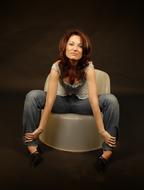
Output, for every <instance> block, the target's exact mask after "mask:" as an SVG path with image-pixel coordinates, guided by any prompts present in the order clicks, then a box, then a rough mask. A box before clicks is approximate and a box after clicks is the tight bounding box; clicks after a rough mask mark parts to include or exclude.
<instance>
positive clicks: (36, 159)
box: [30, 151, 43, 168]
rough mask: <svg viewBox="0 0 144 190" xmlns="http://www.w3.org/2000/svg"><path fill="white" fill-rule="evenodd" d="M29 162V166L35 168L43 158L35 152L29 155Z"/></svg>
mask: <svg viewBox="0 0 144 190" xmlns="http://www.w3.org/2000/svg"><path fill="white" fill-rule="evenodd" d="M30 160H31V165H32V166H33V167H34V168H35V167H37V166H38V165H39V164H40V163H41V162H42V161H43V158H42V156H41V154H40V153H39V152H38V151H36V152H34V153H32V154H31V155H30Z"/></svg>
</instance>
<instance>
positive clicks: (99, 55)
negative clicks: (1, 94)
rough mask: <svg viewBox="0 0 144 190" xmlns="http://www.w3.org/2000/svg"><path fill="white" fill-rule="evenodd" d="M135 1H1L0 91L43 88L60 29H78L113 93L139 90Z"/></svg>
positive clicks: (139, 20)
mask: <svg viewBox="0 0 144 190" xmlns="http://www.w3.org/2000/svg"><path fill="white" fill-rule="evenodd" d="M142 11H143V8H142V5H141V4H140V3H139V1H135V2H132V1H129V2H128V1H112V0H108V1H97V0H95V1H92V0H89V1H82V0H81V1H78V0H77V1H76V0H73V1H64V0H61V1H51V2H49V1H43V0H42V1H36V0H35V1H4V2H3V3H1V6H0V23H1V31H0V89H1V90H4V91H27V90H28V91H29V90H31V89H36V88H37V89H43V85H44V82H45V78H46V76H47V74H48V72H49V70H50V67H51V64H52V63H53V62H54V60H55V58H56V57H57V55H58V43H59V39H60V37H61V36H62V35H63V32H64V31H65V30H67V29H69V28H74V27H76V28H80V29H82V30H83V31H84V32H86V33H87V34H88V35H89V36H90V38H91V40H92V44H93V56H92V58H93V62H94V64H95V67H96V68H99V69H102V70H105V71H106V72H108V73H109V74H110V77H111V85H112V91H113V92H114V93H116V94H143V93H144V85H143V84H144V75H143V68H144V67H143V46H144V45H143V42H144V37H143V31H144V27H143V15H142Z"/></svg>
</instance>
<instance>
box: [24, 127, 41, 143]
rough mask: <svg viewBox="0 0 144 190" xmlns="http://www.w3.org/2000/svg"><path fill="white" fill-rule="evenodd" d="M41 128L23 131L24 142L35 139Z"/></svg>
mask: <svg viewBox="0 0 144 190" xmlns="http://www.w3.org/2000/svg"><path fill="white" fill-rule="evenodd" d="M42 131H43V130H42V129H40V128H37V129H36V130H35V131H33V132H31V133H25V142H32V141H33V140H35V139H37V138H38V137H39V135H40V134H41V133H42Z"/></svg>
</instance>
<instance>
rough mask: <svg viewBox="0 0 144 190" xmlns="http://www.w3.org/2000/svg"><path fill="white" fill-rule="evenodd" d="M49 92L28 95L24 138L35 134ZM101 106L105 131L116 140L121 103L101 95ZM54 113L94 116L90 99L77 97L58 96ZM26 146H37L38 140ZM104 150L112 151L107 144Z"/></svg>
mask: <svg viewBox="0 0 144 190" xmlns="http://www.w3.org/2000/svg"><path fill="white" fill-rule="evenodd" d="M46 94H47V92H45V91H42V90H32V91H30V92H29V93H27V95H26V98H25V102H24V110H23V136H24V134H25V133H27V132H33V131H34V130H35V129H36V128H37V127H38V125H39V122H40V118H41V110H42V109H43V108H44V106H45V100H46ZM98 98H99V106H100V110H101V112H102V113H103V122H104V127H105V130H106V131H108V132H109V133H110V134H111V135H112V136H115V137H116V139H118V137H119V103H118V100H117V98H116V97H115V96H114V95H113V94H103V95H99V96H98ZM51 112H52V113H77V114H82V115H93V112H92V109H91V106H90V103H89V100H88V98H86V99H79V98H78V97H77V96H76V95H68V96H64V97H63V96H58V95H57V96H56V99H55V102H54V104H53V107H52V110H51ZM24 144H25V145H35V146H36V145H37V144H38V140H34V141H32V142H29V143H26V142H25V140H24ZM102 147H103V150H112V148H111V147H110V146H109V145H108V144H106V143H105V142H104V143H103V145H102Z"/></svg>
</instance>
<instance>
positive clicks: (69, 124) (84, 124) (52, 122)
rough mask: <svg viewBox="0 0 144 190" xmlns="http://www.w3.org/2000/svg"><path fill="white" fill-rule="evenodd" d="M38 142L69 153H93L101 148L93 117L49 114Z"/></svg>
mask: <svg viewBox="0 0 144 190" xmlns="http://www.w3.org/2000/svg"><path fill="white" fill-rule="evenodd" d="M39 139H40V141H41V142H42V143H44V144H46V145H48V146H49V147H52V148H54V149H58V150H62V151H69V152H88V151H94V150H97V149H99V148H101V147H102V146H101V145H102V142H103V141H102V139H101V138H100V136H99V134H98V131H97V128H96V124H95V121H94V117H93V116H89V115H80V114H71V113H68V114H54V113H51V114H50V116H49V120H48V122H47V127H46V128H45V130H44V131H43V133H42V134H41V135H40V137H39Z"/></svg>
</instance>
